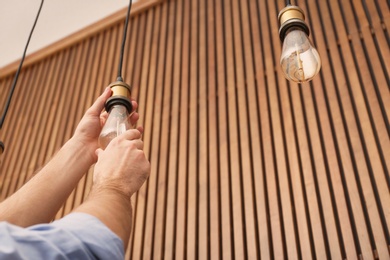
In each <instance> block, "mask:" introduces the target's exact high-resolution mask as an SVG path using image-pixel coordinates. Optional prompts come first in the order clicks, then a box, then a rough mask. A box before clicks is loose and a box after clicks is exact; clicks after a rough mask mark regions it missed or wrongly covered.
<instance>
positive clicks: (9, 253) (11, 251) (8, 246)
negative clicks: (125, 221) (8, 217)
mask: <svg viewBox="0 0 390 260" xmlns="http://www.w3.org/2000/svg"><path fill="white" fill-rule="evenodd" d="M0 259H12V260H17V259H72V260H73V259H110V260H113V259H124V248H123V242H122V240H121V239H120V238H119V237H118V236H117V235H116V234H114V233H113V232H112V231H111V230H110V229H109V228H107V227H106V226H105V225H104V224H103V223H102V222H101V221H100V220H99V219H97V218H95V217H93V216H91V215H88V214H84V213H71V214H69V215H67V216H65V217H64V218H62V219H60V220H57V221H54V222H53V223H50V224H39V225H34V226H31V227H28V228H21V227H18V226H15V225H11V224H9V223H7V222H0Z"/></svg>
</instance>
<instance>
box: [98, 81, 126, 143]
mask: <svg viewBox="0 0 390 260" xmlns="http://www.w3.org/2000/svg"><path fill="white" fill-rule="evenodd" d="M109 87H110V88H111V90H112V96H111V97H110V98H109V99H108V100H107V102H106V104H105V108H106V111H107V112H108V117H107V120H106V123H105V124H104V126H103V129H102V131H101V133H100V136H99V146H100V147H101V148H102V149H105V148H106V147H107V145H108V144H109V143H110V142H111V140H112V139H114V138H115V137H117V136H118V135H120V134H122V133H123V132H125V131H126V130H128V129H130V128H131V127H132V126H131V124H130V112H131V110H132V105H131V101H130V99H129V97H130V86H129V85H127V84H126V83H123V82H121V81H116V82H114V83H112V84H110V85H109Z"/></svg>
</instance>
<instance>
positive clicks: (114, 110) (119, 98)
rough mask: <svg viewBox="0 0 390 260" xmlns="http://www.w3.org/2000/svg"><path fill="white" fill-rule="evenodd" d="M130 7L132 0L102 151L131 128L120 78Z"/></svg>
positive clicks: (129, 108) (127, 92) (125, 87)
mask: <svg viewBox="0 0 390 260" xmlns="http://www.w3.org/2000/svg"><path fill="white" fill-rule="evenodd" d="M131 6H132V0H130V2H129V6H128V9H127V15H126V21H125V26H124V31H123V39H122V46H121V52H120V57H119V66H118V76H117V79H116V81H115V82H113V83H111V84H110V85H109V87H110V88H111V90H112V95H111V97H110V98H109V99H108V100H107V101H106V104H105V109H106V111H107V112H108V118H107V120H106V122H105V124H104V126H103V129H102V131H101V133H100V136H99V146H100V147H101V148H102V149H105V148H106V147H107V145H108V144H109V143H110V142H111V140H112V139H113V138H115V137H117V136H118V135H120V134H122V133H123V132H125V131H126V130H128V129H130V128H131V124H130V113H131V111H132V105H131V101H130V86H129V85H128V84H126V83H124V82H123V78H122V65H123V53H124V48H125V42H126V35H127V27H128V23H129V19H130V10H131Z"/></svg>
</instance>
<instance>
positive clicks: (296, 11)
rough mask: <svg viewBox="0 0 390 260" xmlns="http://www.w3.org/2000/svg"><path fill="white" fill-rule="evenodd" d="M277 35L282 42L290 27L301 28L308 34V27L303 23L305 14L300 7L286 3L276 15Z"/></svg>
mask: <svg viewBox="0 0 390 260" xmlns="http://www.w3.org/2000/svg"><path fill="white" fill-rule="evenodd" d="M278 20H279V26H280V28H279V37H280V40H281V41H282V42H283V40H284V38H285V37H286V35H287V32H288V30H289V29H290V28H292V27H296V28H297V29H301V30H303V31H304V32H305V33H306V34H307V36H309V34H310V30H309V27H308V26H307V24H306V23H305V14H304V12H303V10H302V9H301V8H299V7H298V6H295V5H288V6H286V7H285V8H283V9H282V10H281V11H280V12H279V15H278Z"/></svg>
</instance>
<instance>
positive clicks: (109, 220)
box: [75, 188, 132, 250]
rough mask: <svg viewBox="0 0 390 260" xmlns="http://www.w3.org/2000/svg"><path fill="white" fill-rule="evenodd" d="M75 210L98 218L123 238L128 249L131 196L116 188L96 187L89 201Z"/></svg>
mask: <svg viewBox="0 0 390 260" xmlns="http://www.w3.org/2000/svg"><path fill="white" fill-rule="evenodd" d="M75 212H81V213H86V214H90V215H92V216H94V217H96V218H98V219H99V220H100V221H101V222H103V223H104V224H105V225H106V226H107V227H108V228H109V229H111V231H113V232H114V233H115V234H116V235H118V236H119V237H120V238H121V239H122V241H123V245H124V250H126V247H127V244H128V241H129V237H130V232H131V223H132V208H131V203H130V197H128V196H126V195H125V194H123V193H121V192H118V191H116V190H110V189H106V188H105V189H99V188H95V189H92V191H91V193H90V195H89V197H88V199H87V201H86V202H84V203H83V204H81V205H80V206H79V207H77V208H76V209H75Z"/></svg>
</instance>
